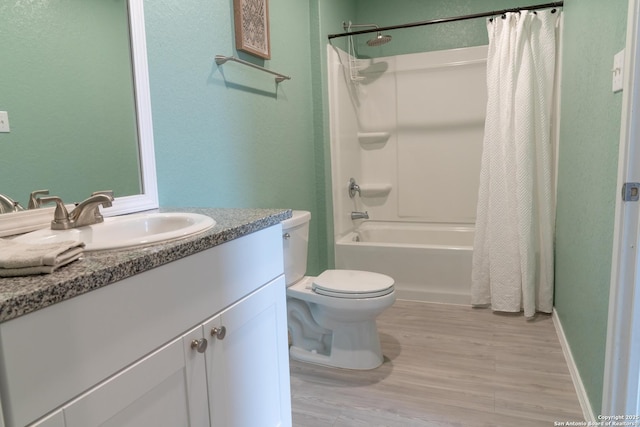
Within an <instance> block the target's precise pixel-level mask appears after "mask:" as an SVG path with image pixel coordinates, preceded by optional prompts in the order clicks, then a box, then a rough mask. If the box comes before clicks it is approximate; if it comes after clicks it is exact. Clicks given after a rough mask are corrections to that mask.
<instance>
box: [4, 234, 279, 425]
mask: <svg viewBox="0 0 640 427" xmlns="http://www.w3.org/2000/svg"><path fill="white" fill-rule="evenodd" d="M0 340H1V344H2V347H1V350H0V356H1V357H0V369H1V371H0V374H1V375H0V384H1V386H2V388H1V390H0V395H1V396H2V408H3V411H4V415H5V425H6V427H18V426H20V427H22V426H25V425H30V426H38V427H91V426H98V425H100V426H114V427H115V426H117V427H126V426H136V427H140V426H154V427H155V426H159V427H161V426H170V427H176V426H239V427H242V426H247V427H253V426H258V425H259V426H265V427H266V426H290V425H291V401H290V391H289V366H288V344H287V326H286V297H285V283H284V276H283V262H282V238H281V227H280V225H276V226H272V227H269V228H266V229H263V230H260V231H257V232H254V233H251V234H248V235H246V236H243V237H240V238H237V239H235V240H232V241H229V242H227V243H224V244H222V245H219V246H214V247H213V248H210V249H207V250H205V251H202V252H199V253H196V254H194V255H191V256H188V257H185V258H182V259H180V260H178V261H174V262H172V263H169V264H165V265H162V266H160V267H157V268H154V269H152V270H148V271H146V272H144V273H141V274H138V275H135V276H131V277H129V278H127V279H125V280H122V281H119V282H116V283H113V284H111V285H108V286H105V287H103V288H100V289H97V290H94V291H91V292H88V293H86V294H83V295H80V296H78V297H75V298H71V299H68V300H65V301H64V302H61V303H58V304H54V305H52V306H49V307H47V308H44V309H41V310H38V311H36V312H33V313H31V314H28V315H25V316H21V317H18V318H16V319H13V320H10V321H7V322H4V323H2V324H0ZM30 423H33V424H30Z"/></svg>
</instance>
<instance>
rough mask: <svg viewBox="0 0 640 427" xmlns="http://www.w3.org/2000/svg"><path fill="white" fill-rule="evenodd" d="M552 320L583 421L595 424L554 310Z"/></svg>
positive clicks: (578, 373)
mask: <svg viewBox="0 0 640 427" xmlns="http://www.w3.org/2000/svg"><path fill="white" fill-rule="evenodd" d="M552 319H553V325H554V326H555V328H556V334H557V335H558V340H559V341H560V346H561V347H562V353H564V358H565V360H566V361H567V366H568V367H569V373H570V374H571V380H572V381H573V386H574V387H575V388H576V394H577V395H578V401H579V402H580V407H581V408H582V415H583V416H584V419H585V421H591V422H596V421H598V420H596V417H595V415H594V414H593V408H591V403H590V402H589V397H588V396H587V390H585V388H584V384H583V383H582V378H580V372H578V367H577V366H576V362H575V361H574V360H573V354H571V348H570V347H569V343H568V342H567V337H566V336H565V335H564V329H562V323H561V322H560V318H559V317H558V313H557V312H556V309H555V308H554V309H553V316H552Z"/></svg>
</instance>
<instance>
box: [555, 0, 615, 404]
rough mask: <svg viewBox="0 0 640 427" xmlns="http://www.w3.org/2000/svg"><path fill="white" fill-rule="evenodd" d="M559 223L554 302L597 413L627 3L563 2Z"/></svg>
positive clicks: (600, 382) (605, 316)
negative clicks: (618, 70)
mask: <svg viewBox="0 0 640 427" xmlns="http://www.w3.org/2000/svg"><path fill="white" fill-rule="evenodd" d="M564 10H565V15H564V25H565V26H564V44H563V73H562V107H561V121H560V126H561V128H560V153H559V173H558V204H557V223H556V293H555V304H556V310H557V312H558V316H559V318H560V321H561V322H562V325H563V329H564V332H565V334H566V337H567V340H568V342H569V345H570V347H571V351H572V353H573V357H574V359H575V362H576V365H577V367H578V370H579V371H580V377H581V378H582V382H583V383H584V386H585V388H586V390H587V394H588V395H589V400H590V402H591V406H592V408H593V410H594V413H595V414H596V415H597V414H599V413H600V410H601V404H602V385H603V372H604V356H605V344H606V334H607V316H608V304H609V280H610V273H611V252H612V249H613V227H614V208H615V199H616V197H619V196H618V191H617V189H616V180H617V166H618V145H619V137H620V116H621V102H622V95H621V93H612V92H611V67H612V64H613V55H614V54H615V53H617V52H618V51H620V50H621V49H623V48H624V45H625V34H626V17H627V2H626V1H622V0H618V1H609V2H602V1H598V0H580V1H578V0H567V1H565V7H564Z"/></svg>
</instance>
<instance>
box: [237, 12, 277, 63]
mask: <svg viewBox="0 0 640 427" xmlns="http://www.w3.org/2000/svg"><path fill="white" fill-rule="evenodd" d="M233 13H234V25H235V31H236V49H238V50H240V51H243V52H247V53H250V54H252V55H255V56H258V57H260V58H264V59H271V47H270V45H269V0H233Z"/></svg>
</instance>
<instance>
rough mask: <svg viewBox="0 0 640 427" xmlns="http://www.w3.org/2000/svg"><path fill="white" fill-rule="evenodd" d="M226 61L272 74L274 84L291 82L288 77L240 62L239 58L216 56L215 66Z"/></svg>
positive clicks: (243, 61)
mask: <svg viewBox="0 0 640 427" xmlns="http://www.w3.org/2000/svg"><path fill="white" fill-rule="evenodd" d="M227 61H233V62H237V63H239V64H242V65H247V66H249V67H251V68H255V69H257V70H260V71H264V72H265V73H269V74H273V75H275V76H276V83H280V82H282V81H284V80H291V77H289V76H285V75H284V74H280V73H276V72H275V71H271V70H268V69H266V68H264V67H261V66H259V65H255V64H252V63H251V62H248V61H245V60H242V59H240V58H236V57H235V56H224V55H216V64H218V65H222V64H224V63H225V62H227Z"/></svg>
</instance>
